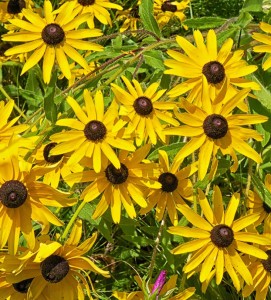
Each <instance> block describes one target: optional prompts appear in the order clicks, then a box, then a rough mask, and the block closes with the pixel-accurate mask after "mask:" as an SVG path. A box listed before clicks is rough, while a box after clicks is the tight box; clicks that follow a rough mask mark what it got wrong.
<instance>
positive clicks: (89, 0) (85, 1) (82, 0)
mask: <svg viewBox="0 0 271 300" xmlns="http://www.w3.org/2000/svg"><path fill="white" fill-rule="evenodd" d="M78 3H79V4H81V5H82V6H89V5H93V4H94V3H95V0H78Z"/></svg>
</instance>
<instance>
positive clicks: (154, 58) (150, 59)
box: [143, 50, 165, 70]
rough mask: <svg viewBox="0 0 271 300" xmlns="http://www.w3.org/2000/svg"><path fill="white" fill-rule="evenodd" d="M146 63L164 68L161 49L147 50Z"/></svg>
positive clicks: (153, 66)
mask: <svg viewBox="0 0 271 300" xmlns="http://www.w3.org/2000/svg"><path fill="white" fill-rule="evenodd" d="M143 57H144V61H145V63H146V64H148V65H149V66H151V67H152V68H155V69H160V70H164V69H165V66H164V64H163V56H162V52H161V51H157V50H153V51H146V52H145V53H144V55H143Z"/></svg>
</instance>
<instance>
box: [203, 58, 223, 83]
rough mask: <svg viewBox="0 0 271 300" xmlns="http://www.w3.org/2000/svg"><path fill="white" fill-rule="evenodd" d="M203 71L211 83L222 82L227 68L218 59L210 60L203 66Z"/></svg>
mask: <svg viewBox="0 0 271 300" xmlns="http://www.w3.org/2000/svg"><path fill="white" fill-rule="evenodd" d="M202 73H203V74H204V75H205V77H206V79H207V81H208V82H209V83H213V84H217V83H220V82H221V81H222V80H223V79H224V77H225V69H224V67H223V65H222V64H221V63H220V62H218V61H210V62H208V63H207V64H205V65H204V66H203V68H202Z"/></svg>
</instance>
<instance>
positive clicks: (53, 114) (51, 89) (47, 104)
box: [44, 73, 57, 123]
mask: <svg viewBox="0 0 271 300" xmlns="http://www.w3.org/2000/svg"><path fill="white" fill-rule="evenodd" d="M56 80H57V76H56V73H55V74H53V75H52V78H51V80H50V83H49V85H48V87H47V89H46V92H45V97H44V111H45V117H46V119H47V120H49V121H51V122H52V123H55V122H56V120H57V108H56V104H55V102H54V97H55V86H56Z"/></svg>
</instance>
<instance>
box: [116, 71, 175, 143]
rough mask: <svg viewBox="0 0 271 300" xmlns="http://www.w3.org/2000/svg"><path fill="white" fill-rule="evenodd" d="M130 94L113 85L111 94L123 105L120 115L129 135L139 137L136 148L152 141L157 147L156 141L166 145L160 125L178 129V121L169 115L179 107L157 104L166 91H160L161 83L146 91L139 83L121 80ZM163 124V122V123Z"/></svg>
mask: <svg viewBox="0 0 271 300" xmlns="http://www.w3.org/2000/svg"><path fill="white" fill-rule="evenodd" d="M121 78H122V80H123V81H124V83H125V85H126V88H127V89H128V91H126V90H124V89H122V88H121V87H119V86H118V85H116V84H114V83H112V84H111V85H112V91H113V93H114V94H115V97H116V100H117V101H118V102H120V103H121V104H122V105H121V108H120V111H119V114H120V115H121V116H122V117H123V120H124V121H125V122H128V128H127V133H129V134H132V133H134V134H135V135H136V144H137V146H140V145H141V144H142V143H143V141H147V140H148V138H149V139H150V141H151V143H152V144H154V145H156V143H157V137H159V138H160V139H161V141H163V142H165V135H164V132H163V126H162V124H161V121H164V122H165V123H167V124H172V125H174V126H176V125H177V123H178V122H177V121H176V120H175V119H174V118H173V117H172V114H171V113H170V112H167V110H172V109H173V108H174V107H175V106H176V104H175V103H174V102H167V101H161V102H159V101H158V100H159V99H160V98H161V97H162V96H163V94H164V93H165V92H166V90H159V91H157V89H158V87H159V83H152V84H151V85H150V86H149V87H148V88H147V89H146V90H145V91H144V90H143V88H142V86H141V85H140V83H139V82H138V81H137V80H135V79H133V80H132V83H133V84H132V83H131V82H130V81H129V79H128V78H126V77H125V76H122V77H121ZM160 120H161V121H160Z"/></svg>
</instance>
